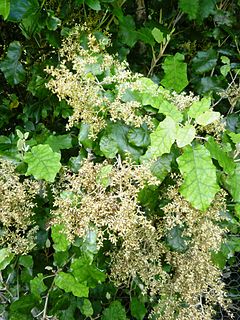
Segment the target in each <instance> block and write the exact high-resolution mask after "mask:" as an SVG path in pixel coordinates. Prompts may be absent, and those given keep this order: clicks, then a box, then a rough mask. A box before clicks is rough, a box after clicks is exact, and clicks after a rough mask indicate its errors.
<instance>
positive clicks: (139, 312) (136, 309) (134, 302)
mask: <svg viewBox="0 0 240 320" xmlns="http://www.w3.org/2000/svg"><path fill="white" fill-rule="evenodd" d="M130 310H131V315H132V316H133V317H134V318H136V319H137V320H143V318H144V316H145V314H146V313H147V309H146V308H145V306H144V303H142V302H141V301H140V300H139V299H138V298H137V297H132V299H131V303H130Z"/></svg>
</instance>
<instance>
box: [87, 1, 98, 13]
mask: <svg viewBox="0 0 240 320" xmlns="http://www.w3.org/2000/svg"><path fill="white" fill-rule="evenodd" d="M85 3H86V4H87V5H88V6H89V7H90V8H91V9H93V10H96V11H99V10H101V4H100V2H99V0H85Z"/></svg>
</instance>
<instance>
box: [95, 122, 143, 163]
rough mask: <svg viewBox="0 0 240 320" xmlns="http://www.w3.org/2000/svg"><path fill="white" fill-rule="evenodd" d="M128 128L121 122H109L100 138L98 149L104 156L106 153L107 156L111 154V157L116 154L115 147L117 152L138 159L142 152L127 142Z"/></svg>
mask: <svg viewBox="0 0 240 320" xmlns="http://www.w3.org/2000/svg"><path fill="white" fill-rule="evenodd" d="M129 130H130V129H129V127H128V126H126V125H124V124H123V123H121V122H116V123H110V124H109V125H108V127H107V128H106V129H105V132H104V136H103V137H102V138H101V140H100V149H101V151H102V152H103V153H104V155H105V156H107V155H108V157H110V156H109V155H111V157H112V158H113V157H114V156H115V155H116V148H117V152H118V153H119V154H121V155H122V156H124V155H125V154H129V155H131V157H132V158H133V159H135V160H137V159H139V157H140V156H141V155H142V153H143V152H142V151H141V150H140V149H139V148H135V147H133V146H131V145H130V144H129V141H128V132H129ZM108 143H109V146H108ZM113 154H114V156H113Z"/></svg>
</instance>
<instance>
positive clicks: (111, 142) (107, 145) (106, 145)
mask: <svg viewBox="0 0 240 320" xmlns="http://www.w3.org/2000/svg"><path fill="white" fill-rule="evenodd" d="M100 150H101V151H102V153H103V154H104V156H105V157H106V158H109V159H113V158H114V157H115V155H116V154H117V153H118V144H117V142H116V141H115V139H114V138H113V137H111V136H103V137H102V138H101V140H100Z"/></svg>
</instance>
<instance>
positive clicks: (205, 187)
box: [177, 145, 219, 211]
mask: <svg viewBox="0 0 240 320" xmlns="http://www.w3.org/2000/svg"><path fill="white" fill-rule="evenodd" d="M177 162H178V165H179V170H180V172H181V174H182V176H183V178H184V182H183V184H182V185H181V187H180V192H181V194H182V195H183V196H184V197H185V198H186V199H187V200H188V201H189V202H190V203H191V204H192V205H193V207H195V208H196V209H199V210H202V211H205V210H206V209H207V208H208V207H209V205H210V204H211V202H212V200H213V199H214V196H215V194H216V193H217V191H218V190H219V186H218V184H217V182H216V168H215V167H214V165H213V163H212V159H211V156H210V153H209V151H208V150H207V149H206V148H205V147H204V146H203V145H196V146H194V147H191V146H186V147H185V148H184V152H183V155H181V156H180V157H179V158H178V159H177Z"/></svg>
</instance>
